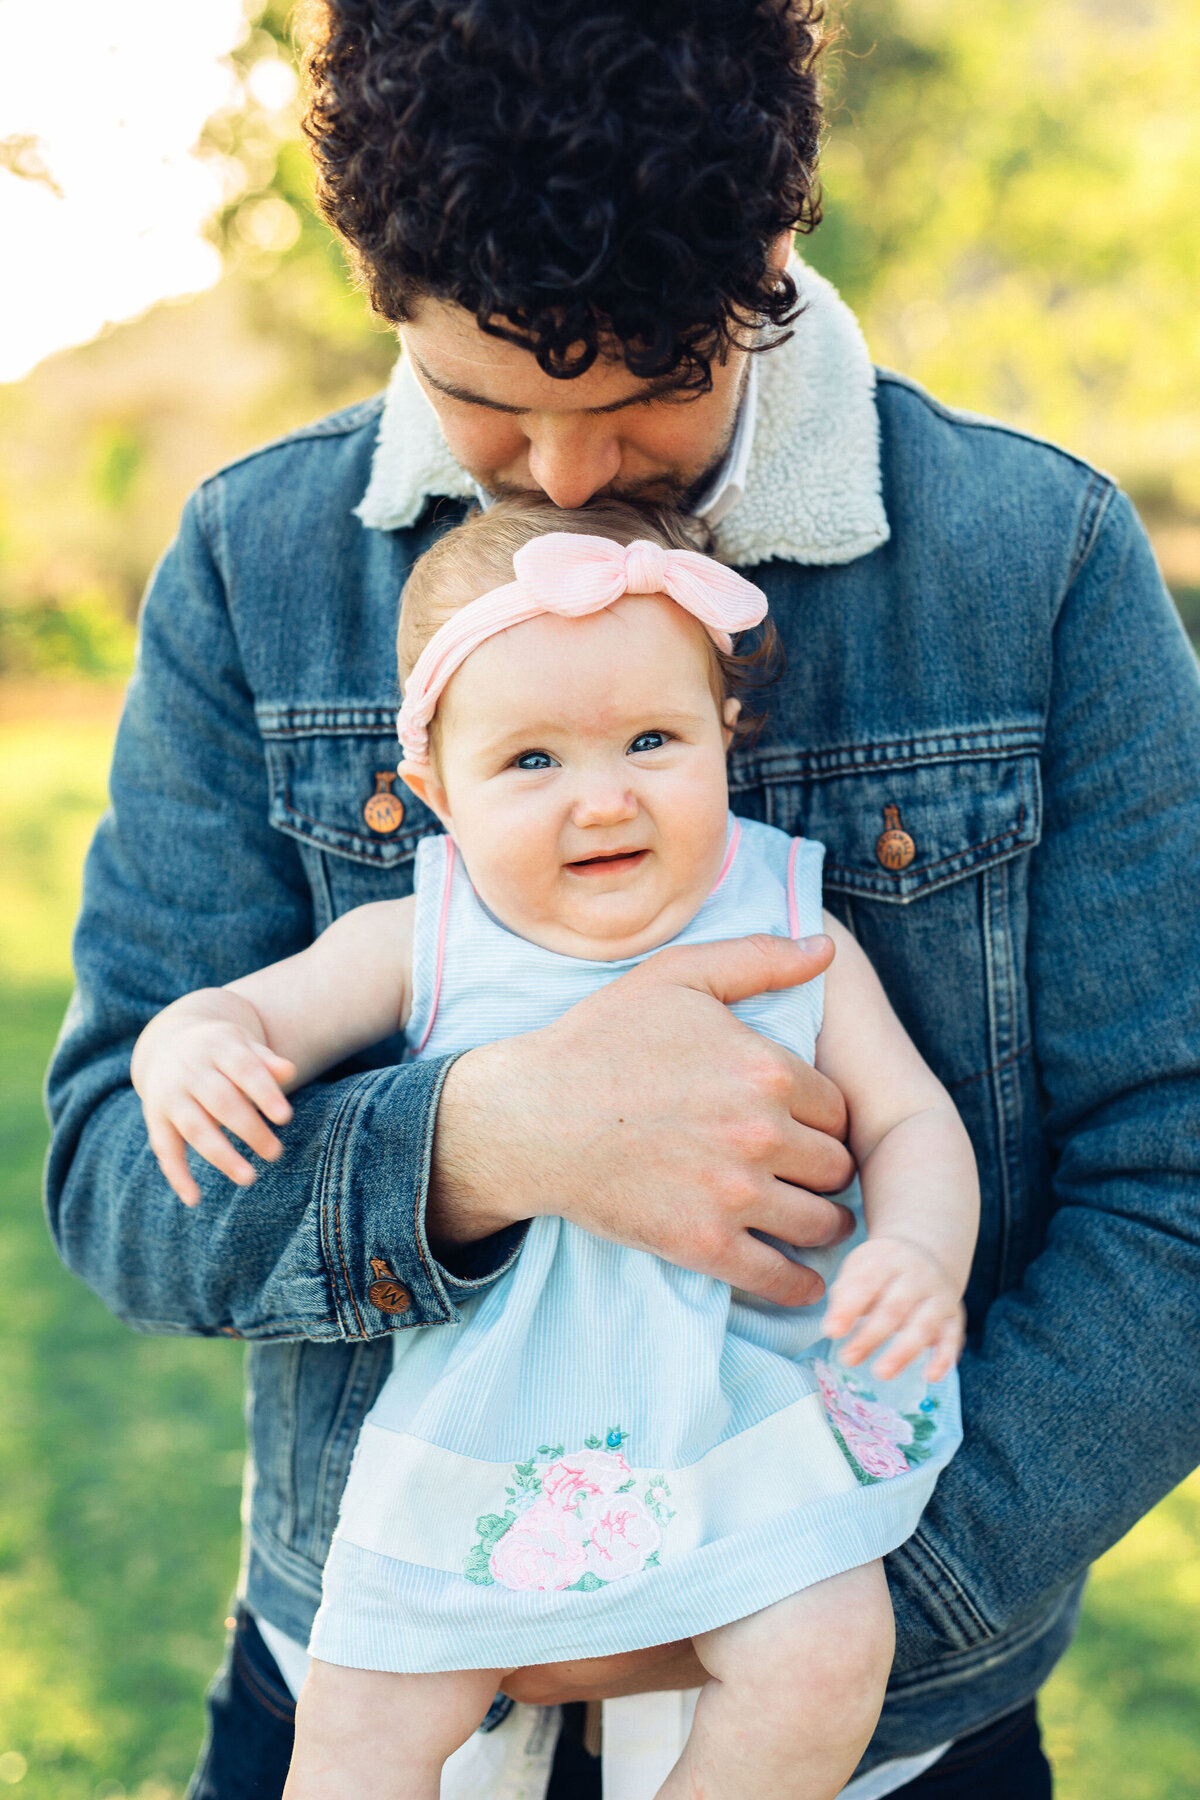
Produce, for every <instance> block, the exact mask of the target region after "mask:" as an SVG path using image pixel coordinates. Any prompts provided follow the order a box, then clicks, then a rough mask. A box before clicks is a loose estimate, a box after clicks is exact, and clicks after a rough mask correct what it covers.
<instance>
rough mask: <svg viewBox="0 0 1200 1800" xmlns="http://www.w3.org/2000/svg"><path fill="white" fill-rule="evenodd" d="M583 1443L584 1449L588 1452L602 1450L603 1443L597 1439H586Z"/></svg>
mask: <svg viewBox="0 0 1200 1800" xmlns="http://www.w3.org/2000/svg"><path fill="white" fill-rule="evenodd" d="M583 1442H584V1447H585V1448H586V1449H588V1450H602V1449H603V1448H604V1445H603V1443H602V1442H601V1440H600V1439H599V1438H598V1437H586V1438H584V1440H583Z"/></svg>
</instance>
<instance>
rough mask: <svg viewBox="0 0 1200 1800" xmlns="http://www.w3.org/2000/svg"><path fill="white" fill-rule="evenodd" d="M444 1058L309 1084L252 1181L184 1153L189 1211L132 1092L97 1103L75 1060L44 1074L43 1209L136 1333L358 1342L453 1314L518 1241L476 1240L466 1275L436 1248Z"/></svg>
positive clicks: (67, 1253)
mask: <svg viewBox="0 0 1200 1800" xmlns="http://www.w3.org/2000/svg"><path fill="white" fill-rule="evenodd" d="M445 1070H446V1064H445V1063H444V1062H430V1063H418V1064H407V1065H404V1066H403V1067H394V1068H386V1069H379V1070H375V1071H372V1072H371V1073H369V1074H366V1075H358V1076H354V1077H351V1078H349V1079H347V1080H343V1081H338V1082H332V1083H318V1084H314V1085H313V1086H310V1087H308V1088H305V1089H303V1090H302V1091H301V1092H299V1093H297V1094H296V1095H295V1097H294V1102H295V1117H294V1119H293V1121H292V1123H291V1124H290V1125H289V1126H288V1127H286V1129H285V1130H284V1132H283V1137H284V1147H285V1148H284V1155H283V1157H282V1158H281V1160H280V1161H279V1162H278V1163H274V1164H261V1165H260V1168H259V1177H258V1181H257V1182H256V1184H255V1186H254V1187H253V1188H252V1189H250V1190H248V1191H243V1190H241V1189H238V1188H235V1187H234V1186H233V1184H232V1183H231V1182H229V1181H228V1180H226V1179H225V1177H223V1176H221V1175H220V1174H218V1173H217V1172H216V1171H215V1170H213V1169H211V1168H209V1167H208V1166H207V1165H206V1164H202V1163H200V1162H199V1161H193V1165H192V1166H193V1169H194V1172H195V1174H196V1176H197V1179H198V1180H199V1182H200V1185H201V1188H202V1190H203V1198H202V1200H201V1203H200V1205H199V1206H198V1207H197V1208H196V1209H195V1210H194V1211H189V1210H188V1209H187V1208H185V1207H184V1206H182V1205H181V1204H180V1202H179V1201H178V1200H177V1199H176V1198H175V1196H174V1195H173V1194H172V1193H171V1191H170V1189H169V1188H168V1186H167V1184H166V1181H165V1179H164V1178H163V1176H162V1173H161V1172H160V1170H159V1168H158V1165H157V1164H156V1162H155V1160H154V1157H153V1155H152V1154H151V1151H150V1148H149V1145H148V1142H147V1140H146V1133H145V1127H144V1124H143V1122H142V1115H141V1107H140V1104H139V1102H138V1100H137V1096H136V1095H135V1094H134V1093H133V1091H132V1089H130V1088H128V1087H125V1086H124V1085H122V1086H120V1087H117V1088H115V1089H113V1090H112V1091H110V1092H108V1094H107V1096H105V1097H102V1098H99V1099H97V1100H90V1098H89V1090H91V1091H94V1085H93V1083H92V1082H89V1080H88V1073H89V1071H88V1070H86V1069H83V1070H78V1071H76V1073H75V1076H74V1079H73V1080H71V1081H67V1082H62V1083H59V1082H56V1083H55V1084H54V1086H55V1093H56V1099H57V1106H56V1113H57V1115H58V1117H57V1124H58V1130H57V1132H56V1137H55V1143H54V1148H53V1151H52V1154H51V1159H50V1163H49V1167H48V1172H47V1204H48V1210H49V1215H50V1222H51V1227H52V1230H53V1231H54V1235H55V1239H56V1242H57V1244H58V1247H59V1250H60V1253H61V1254H62V1256H63V1259H64V1261H65V1262H66V1263H67V1265H68V1267H69V1268H71V1269H72V1270H73V1271H74V1272H75V1273H76V1274H78V1275H80V1276H81V1277H82V1278H83V1280H85V1281H86V1282H87V1283H88V1284H89V1286H91V1287H92V1288H94V1289H95V1291H96V1292H97V1293H98V1294H99V1295H100V1297H101V1299H102V1300H103V1301H104V1302H105V1304H106V1305H107V1306H109V1307H110V1308H111V1310H112V1311H113V1312H115V1313H116V1314H117V1315H118V1316H119V1317H121V1318H123V1319H124V1320H125V1321H126V1322H127V1323H128V1324H130V1325H133V1326H134V1327H136V1328H137V1329H140V1330H145V1331H162V1332H194V1333H198V1334H213V1333H226V1334H233V1335H237V1336H242V1337H282V1336H296V1337H301V1336H303V1337H309V1338H315V1339H346V1338H351V1339H354V1338H370V1337H377V1336H381V1335H383V1334H384V1333H386V1332H387V1331H389V1330H391V1329H394V1328H395V1326H396V1325H397V1323H399V1322H401V1321H402V1322H403V1324H404V1325H409V1324H425V1323H436V1322H441V1321H444V1320H446V1319H449V1318H453V1317H454V1316H455V1305H456V1301H457V1300H458V1299H460V1298H462V1297H463V1296H464V1295H465V1294H467V1293H469V1292H472V1291H474V1289H475V1288H476V1287H477V1286H478V1285H479V1284H480V1283H481V1282H486V1281H487V1279H488V1278H489V1276H490V1275H491V1274H494V1273H495V1272H496V1270H498V1268H499V1267H501V1266H503V1264H504V1262H505V1260H506V1259H507V1258H508V1257H509V1256H510V1255H511V1254H512V1253H513V1251H514V1248H515V1245H514V1243H513V1242H511V1241H507V1240H506V1241H502V1242H500V1243H499V1244H497V1245H495V1246H489V1247H488V1249H490V1250H491V1252H492V1254H491V1256H490V1258H489V1255H488V1253H487V1250H485V1249H484V1247H483V1246H481V1247H480V1248H479V1250H477V1252H476V1254H475V1257H474V1258H473V1259H472V1264H471V1273H470V1274H469V1275H467V1276H462V1277H458V1276H455V1275H452V1274H448V1273H447V1271H446V1270H444V1269H442V1268H441V1267H439V1264H438V1262H437V1259H436V1256H435V1254H434V1253H433V1252H432V1251H431V1250H430V1247H429V1244H428V1242H427V1239H426V1236H425V1228H424V1219H423V1210H424V1205H423V1202H424V1192H425V1185H426V1182H427V1179H428V1169H429V1144H430V1140H431V1137H432V1123H433V1117H434V1113H435V1111H436V1107H437V1100H438V1095H439V1092H440V1088H441V1083H442V1079H443V1077H444V1074H445ZM92 1074H93V1075H95V1074H96V1071H92Z"/></svg>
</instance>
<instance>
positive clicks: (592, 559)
mask: <svg viewBox="0 0 1200 1800" xmlns="http://www.w3.org/2000/svg"><path fill="white" fill-rule="evenodd" d="M513 573H514V575H515V576H516V580H515V581H510V582H509V583H508V585H507V586H506V587H499V588H493V589H492V591H491V593H488V594H482V595H481V596H480V597H479V599H478V600H472V601H471V602H470V603H469V604H468V605H467V606H464V607H463V609H462V611H461V612H457V613H455V614H454V616H453V618H451V619H447V621H446V623H445V624H444V625H443V626H442V627H441V628H440V629H439V630H438V631H436V632H435V633H434V635H433V637H432V638H430V640H429V642H428V643H427V644H426V646H425V648H424V650H422V652H421V654H420V656H419V657H418V658H417V661H416V664H415V666H414V668H413V671H412V674H411V675H410V676H409V678H408V680H407V681H406V682H405V684H404V704H403V706H402V707H401V708H400V716H399V718H398V720H397V721H396V730H397V733H398V735H399V738H400V742H401V744H402V745H403V746H404V760H405V762H407V763H417V764H420V763H425V762H427V761H428V756H429V721H430V719H432V717H433V715H434V713H435V712H436V711H437V707H438V701H439V700H440V699H441V697H442V694H443V692H444V691H445V687H446V683H447V682H448V681H449V679H450V677H451V676H452V675H453V674H454V672H455V670H456V669H460V668H461V667H462V665H463V663H464V662H465V661H466V660H467V658H468V656H470V654H471V652H472V651H473V650H478V648H479V646H480V644H483V643H486V642H487V640H488V638H490V637H495V635H496V633H497V632H500V631H507V630H508V629H509V627H510V626H512V625H523V624H524V623H525V621H526V620H527V619H535V618H537V616H538V614H539V613H559V614H561V616H562V617H563V618H565V619H580V618H583V617H584V616H585V615H586V614H587V613H594V612H603V610H604V608H605V607H606V606H611V605H612V604H613V601H614V600H619V599H620V598H621V597H622V595H624V594H666V595H667V596H668V598H669V599H671V600H674V601H675V602H676V603H677V604H678V605H679V606H682V607H683V608H684V609H685V611H687V612H690V613H691V614H692V616H693V618H696V619H698V620H699V621H700V623H701V625H703V627H704V629H705V631H707V633H708V635H709V637H710V638H711V639H712V640H713V643H714V644H716V646H717V648H718V649H720V650H724V651H729V650H731V649H732V648H733V638H732V636H731V633H733V632H735V631H745V630H747V629H748V628H749V627H750V626H751V625H757V624H758V622H759V620H760V619H763V618H765V617H766V611H767V597H766V595H765V594H764V593H763V591H762V589H761V588H756V587H755V586H754V584H753V582H750V581H747V580H746V579H745V577H744V576H742V575H738V574H736V573H735V571H734V570H733V569H727V568H725V567H724V566H723V564H721V563H718V562H714V561H713V560H712V558H711V557H710V556H700V555H698V554H697V552H696V551H694V550H664V549H663V548H662V546H661V544H652V543H650V542H649V541H648V540H646V539H645V538H639V539H638V540H637V541H636V542H635V543H632V544H614V543H613V541H612V539H611V538H602V537H584V536H583V535H582V534H580V533H577V532H574V531H548V532H546V533H545V535H544V536H542V537H537V538H533V539H531V540H530V542H529V543H528V544H522V546H521V548H520V549H519V550H518V551H517V553H516V555H515V556H514V557H513Z"/></svg>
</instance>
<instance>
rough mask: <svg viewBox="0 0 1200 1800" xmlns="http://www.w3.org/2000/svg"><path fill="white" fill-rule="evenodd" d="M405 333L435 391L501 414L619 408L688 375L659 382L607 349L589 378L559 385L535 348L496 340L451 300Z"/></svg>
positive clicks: (674, 386)
mask: <svg viewBox="0 0 1200 1800" xmlns="http://www.w3.org/2000/svg"><path fill="white" fill-rule="evenodd" d="M400 336H401V340H402V341H403V344H404V348H405V351H406V353H407V354H408V355H409V356H410V357H411V358H412V361H413V364H414V366H415V368H416V370H417V373H418V374H419V375H421V376H422V377H423V378H424V380H425V381H426V382H427V383H428V384H429V386H431V387H433V388H434V389H436V390H438V391H439V392H441V393H444V394H446V395H447V396H448V397H449V398H450V399H459V400H464V401H466V402H467V403H472V402H473V403H475V404H477V405H485V406H491V407H493V408H495V409H497V410H499V411H514V412H532V411H537V412H594V411H604V410H613V411H615V410H617V409H618V408H620V407H622V406H628V405H636V404H637V403H638V402H639V401H644V400H647V399H652V398H654V397H655V396H657V395H660V394H668V393H676V392H680V391H681V390H682V387H683V383H684V376H683V373H682V372H680V373H679V374H674V375H670V376H663V377H660V378H658V379H655V380H645V379H640V378H639V377H638V376H636V375H633V374H631V373H630V371H629V369H628V368H627V367H626V364H625V360H624V358H623V356H622V355H621V352H620V349H619V347H618V346H614V347H613V348H612V350H610V351H608V352H604V351H602V352H601V354H600V356H598V357H597V359H596V361H595V362H594V363H593V364H592V366H591V368H590V369H588V370H586V371H585V373H584V374H582V375H576V376H573V377H571V378H570V379H569V380H558V379H556V378H555V377H554V376H553V375H547V374H546V372H545V370H544V369H541V368H539V367H538V364H537V362H536V360H535V359H534V356H533V354H532V352H531V351H529V350H526V349H523V348H522V347H521V345H519V344H514V343H510V342H509V341H508V340H507V339H505V338H500V337H493V336H492V335H491V333H489V332H486V331H484V330H483V329H482V328H481V326H480V325H479V324H478V323H477V321H476V319H475V317H474V315H473V314H471V313H469V312H468V311H467V310H466V308H465V307H462V306H457V305H455V304H454V303H453V302H451V301H446V300H426V301H424V302H423V303H422V305H421V308H420V311H419V312H418V313H417V315H416V317H415V318H413V319H412V320H411V321H410V322H409V323H408V324H406V325H404V326H403V327H402V328H401V332H400Z"/></svg>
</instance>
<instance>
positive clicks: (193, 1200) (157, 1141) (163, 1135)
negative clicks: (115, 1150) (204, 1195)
mask: <svg viewBox="0 0 1200 1800" xmlns="http://www.w3.org/2000/svg"><path fill="white" fill-rule="evenodd" d="M149 1137H150V1148H151V1149H152V1150H153V1152H154V1154H155V1157H156V1158H157V1161H158V1166H159V1168H160V1169H161V1170H162V1172H163V1174H164V1175H165V1176H166V1178H167V1181H168V1182H169V1183H170V1185H171V1187H172V1189H173V1190H174V1192H175V1193H176V1194H177V1195H178V1196H179V1198H180V1199H181V1200H182V1201H183V1204H184V1205H185V1206H199V1204H200V1189H199V1187H198V1186H197V1185H196V1182H195V1181H194V1180H193V1178H192V1172H191V1170H190V1169H189V1168H188V1166H187V1156H186V1154H185V1153H184V1147H183V1139H182V1138H181V1137H180V1135H179V1133H178V1132H177V1131H176V1129H175V1127H174V1126H173V1125H172V1124H171V1122H170V1120H169V1119H161V1120H159V1121H158V1122H157V1123H156V1124H155V1125H154V1126H153V1127H152V1128H151V1129H150V1131H149Z"/></svg>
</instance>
